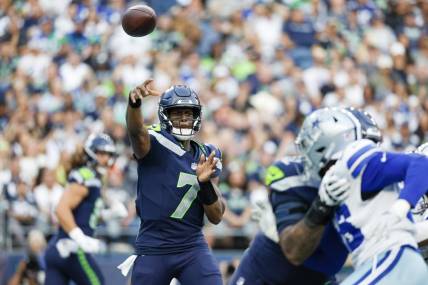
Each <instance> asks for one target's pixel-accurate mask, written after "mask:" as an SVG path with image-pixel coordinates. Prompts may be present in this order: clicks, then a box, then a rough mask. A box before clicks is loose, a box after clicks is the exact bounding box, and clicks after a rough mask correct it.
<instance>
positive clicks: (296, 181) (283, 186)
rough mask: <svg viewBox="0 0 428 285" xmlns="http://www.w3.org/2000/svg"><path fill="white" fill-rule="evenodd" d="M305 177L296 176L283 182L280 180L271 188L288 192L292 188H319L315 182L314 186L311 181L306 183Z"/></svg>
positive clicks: (284, 179)
mask: <svg viewBox="0 0 428 285" xmlns="http://www.w3.org/2000/svg"><path fill="white" fill-rule="evenodd" d="M304 178H305V175H296V176H291V177H285V178H283V179H281V180H278V181H276V182H274V183H272V184H271V185H270V188H272V189H273V190H276V191H280V192H283V191H286V190H289V189H291V188H300V187H308V186H309V187H317V186H318V185H317V184H316V183H315V182H314V183H313V184H312V183H311V182H309V181H305V179H304Z"/></svg>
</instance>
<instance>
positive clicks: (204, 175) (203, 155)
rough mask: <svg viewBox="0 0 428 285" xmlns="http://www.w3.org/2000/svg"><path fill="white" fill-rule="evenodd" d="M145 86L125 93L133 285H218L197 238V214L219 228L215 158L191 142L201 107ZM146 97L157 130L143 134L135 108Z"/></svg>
mask: <svg viewBox="0 0 428 285" xmlns="http://www.w3.org/2000/svg"><path fill="white" fill-rule="evenodd" d="M151 82H152V80H147V81H145V82H144V83H143V84H142V85H140V86H138V87H136V88H135V89H134V90H133V91H131V93H130V96H129V105H128V109H127V114H126V123H127V127H128V134H129V138H130V140H131V145H132V148H133V150H134V154H135V157H136V159H137V160H138V189H137V199H136V207H137V213H138V216H139V217H140V219H141V225H140V231H139V234H138V236H137V239H136V243H135V247H136V256H133V257H130V259H128V260H127V261H125V263H124V264H122V265H121V268H122V269H124V270H123V271H126V269H128V268H126V267H128V266H129V265H130V264H134V267H133V271H132V280H131V282H132V284H144V285H150V284H159V285H164V284H166V285H167V284H169V283H170V281H171V280H172V279H173V278H177V279H178V280H179V281H180V283H182V284H204V285H205V284H206V285H212V284H215V285H217V284H222V280H221V275H220V271H219V269H218V266H217V263H216V261H215V260H214V257H213V256H212V254H211V252H210V250H209V248H208V245H207V243H206V242H205V239H204V236H203V234H202V231H201V229H202V226H203V217H204V214H205V215H206V216H207V217H208V220H209V221H210V222H212V223H214V224H218V223H219V222H220V221H221V219H222V216H223V213H224V209H225V205H224V202H223V201H222V198H221V194H220V192H219V191H218V189H217V186H216V182H215V181H214V180H215V179H214V178H215V177H217V176H218V175H219V173H220V170H221V161H220V159H221V153H220V150H219V149H217V148H216V147H214V146H212V145H209V144H200V143H197V142H196V141H194V140H192V138H193V137H194V135H195V134H196V133H197V132H198V131H199V129H200V127H201V105H200V102H199V98H198V96H197V94H196V93H195V92H194V91H193V90H192V89H190V88H189V87H187V86H184V85H175V86H172V87H171V88H169V89H168V90H166V91H165V92H164V93H163V94H160V92H158V91H156V90H154V89H152V88H150V85H151ZM147 96H160V101H159V109H158V115H159V120H160V125H157V126H154V127H151V128H146V127H144V126H143V118H142V115H141V110H140V106H141V104H142V99H143V98H144V97H147Z"/></svg>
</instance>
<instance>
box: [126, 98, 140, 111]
mask: <svg viewBox="0 0 428 285" xmlns="http://www.w3.org/2000/svg"><path fill="white" fill-rule="evenodd" d="M128 104H129V106H130V107H131V108H133V109H137V108H140V107H141V99H140V98H138V99H137V100H135V103H134V102H132V100H131V96H130V97H129V98H128Z"/></svg>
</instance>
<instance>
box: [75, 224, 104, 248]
mask: <svg viewBox="0 0 428 285" xmlns="http://www.w3.org/2000/svg"><path fill="white" fill-rule="evenodd" d="M68 235H69V236H70V238H71V239H72V240H74V241H75V242H76V243H77V245H78V246H79V247H80V248H81V249H82V250H83V251H84V252H86V253H99V252H103V251H105V249H106V245H105V244H104V243H103V242H102V241H101V240H99V239H96V238H92V237H90V236H87V235H85V234H84V233H83V232H82V230H81V229H80V228H78V227H76V228H74V229H72V230H71V231H70V232H69V233H68Z"/></svg>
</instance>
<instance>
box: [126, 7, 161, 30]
mask: <svg viewBox="0 0 428 285" xmlns="http://www.w3.org/2000/svg"><path fill="white" fill-rule="evenodd" d="M155 27H156V13H155V11H154V10H153V9H152V8H150V7H149V6H147V5H135V6H132V7H130V8H129V9H128V10H126V12H125V13H124V14H123V16H122V28H123V30H124V31H125V33H127V34H128V35H130V36H132V37H143V36H146V35H148V34H150V33H151V32H153V30H154V29H155Z"/></svg>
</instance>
